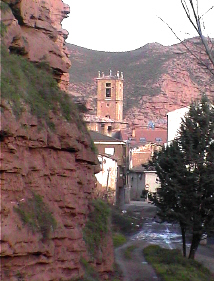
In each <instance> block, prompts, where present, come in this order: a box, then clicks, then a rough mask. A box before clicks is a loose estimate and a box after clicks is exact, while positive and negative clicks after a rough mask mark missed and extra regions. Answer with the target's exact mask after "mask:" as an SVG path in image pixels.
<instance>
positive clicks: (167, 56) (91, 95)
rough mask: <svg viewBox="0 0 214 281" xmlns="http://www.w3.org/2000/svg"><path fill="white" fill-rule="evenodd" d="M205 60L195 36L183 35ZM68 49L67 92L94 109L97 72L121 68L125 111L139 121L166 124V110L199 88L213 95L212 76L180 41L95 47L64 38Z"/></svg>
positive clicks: (182, 104)
mask: <svg viewBox="0 0 214 281" xmlns="http://www.w3.org/2000/svg"><path fill="white" fill-rule="evenodd" d="M184 43H185V44H186V45H188V47H189V48H190V49H191V50H192V51H193V52H194V53H195V54H197V55H198V56H199V57H201V58H202V59H203V60H206V57H205V55H204V52H203V50H202V47H201V44H200V41H199V40H198V38H192V39H189V40H186V41H184ZM67 48H68V51H69V54H70V61H71V65H72V67H71V69H70V71H69V73H70V87H69V90H70V93H71V94H73V95H75V96H77V98H78V99H82V100H85V101H87V106H88V107H91V108H93V112H94V113H95V112H96V80H95V78H96V77H97V72H98V71H101V72H104V73H105V74H107V73H108V72H109V70H110V69H111V70H112V72H113V73H115V74H116V71H117V70H119V71H122V72H123V73H124V116H125V119H126V120H131V121H132V122H133V121H134V122H137V123H138V124H141V125H146V124H148V122H149V121H151V120H153V121H154V122H155V123H156V126H165V124H166V114H167V112H168V111H171V110H174V109H177V108H180V107H185V106H186V105H188V104H189V103H190V102H191V100H192V99H193V98H196V97H198V95H199V94H200V93H202V92H205V93H207V94H208V95H210V96H214V87H213V77H212V75H211V74H210V73H209V72H208V70H206V69H205V68H204V67H202V66H201V64H199V63H198V61H197V60H196V59H195V58H194V57H193V56H192V55H191V54H189V52H188V51H187V50H186V48H185V47H184V46H183V45H182V43H180V44H176V45H173V46H167V47H166V46H162V45H160V44H158V43H152V44H147V45H145V46H143V47H141V48H139V49H136V50H133V51H129V52H121V53H111V52H100V51H93V50H88V49H85V48H82V47H78V46H75V45H71V44H67Z"/></svg>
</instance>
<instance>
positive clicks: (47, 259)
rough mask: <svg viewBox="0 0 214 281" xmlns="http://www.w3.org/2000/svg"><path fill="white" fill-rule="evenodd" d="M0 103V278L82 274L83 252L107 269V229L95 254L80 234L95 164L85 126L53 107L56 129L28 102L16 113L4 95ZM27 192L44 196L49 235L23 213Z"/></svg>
mask: <svg viewBox="0 0 214 281" xmlns="http://www.w3.org/2000/svg"><path fill="white" fill-rule="evenodd" d="M2 111H3V114H2V120H1V121H2V122H1V126H2V127H1V131H0V139H1V184H2V186H1V204H2V205H1V226H2V230H1V280H4V281H9V280H10V281H12V280H14V281H15V280H25V281H38V280H41V281H49V280H56V281H58V280H71V279H72V278H77V277H79V278H81V276H83V274H84V270H83V268H82V265H81V258H82V257H84V258H85V259H86V260H88V261H89V262H90V263H91V264H92V265H93V266H94V267H95V268H97V270H98V271H99V272H100V274H101V275H103V274H104V275H105V274H106V273H108V272H109V271H111V270H112V267H113V262H114V255H113V246H112V239H111V237H110V236H109V237H107V240H105V243H104V244H103V247H101V248H100V252H99V255H98V257H97V259H96V257H95V259H93V260H91V258H90V256H89V255H88V252H87V247H86V245H85V242H84V240H83V227H84V225H85V223H86V220H87V215H88V213H89V202H90V201H91V199H92V198H94V186H95V177H94V173H95V172H98V171H99V165H98V162H97V161H98V160H97V157H96V155H95V154H94V153H93V151H92V150H91V148H90V138H89V135H88V132H87V130H86V128H85V126H83V125H82V126H81V124H79V123H78V122H77V121H73V122H72V123H68V122H67V121H65V120H63V119H62V117H61V116H56V115H54V116H52V120H53V122H54V124H55V131H54V132H53V131H51V130H50V129H49V128H48V127H46V126H45V127H39V124H38V120H37V119H36V117H34V116H32V115H31V114H30V113H28V111H27V110H26V111H25V112H24V113H23V114H22V116H21V118H20V119H19V120H18V121H17V120H16V118H15V117H14V115H13V113H12V111H11V109H10V106H9V103H8V102H6V101H2ZM32 194H38V195H39V196H41V197H42V198H43V202H44V206H46V207H47V209H48V210H49V211H50V214H51V215H52V216H53V218H54V219H55V221H56V228H54V229H53V228H52V226H51V228H50V233H49V237H48V238H47V237H46V239H44V236H43V233H42V232H40V231H37V230H35V229H36V228H37V227H38V226H37V225H35V227H34V228H33V225H34V224H36V223H37V218H36V217H34V216H32V215H31V214H30V213H29V214H28V213H25V215H26V221H23V219H21V218H20V214H18V213H17V211H16V210H17V208H19V207H20V206H23V204H24V203H25V202H26V203H27V202H32V200H31V201H29V200H30V198H32ZM34 208H35V207H34ZM25 212H27V210H25ZM45 219H46V220H47V221H46V223H45V225H44V227H45V229H47V227H48V219H47V218H45V217H44V220H45ZM27 220H28V222H27ZM29 220H30V224H29ZM44 231H45V230H44ZM106 241H107V244H106Z"/></svg>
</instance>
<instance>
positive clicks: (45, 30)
mask: <svg viewBox="0 0 214 281" xmlns="http://www.w3.org/2000/svg"><path fill="white" fill-rule="evenodd" d="M4 2H5V3H7V4H8V5H9V7H8V8H4V9H2V11H1V20H2V22H3V24H4V26H5V27H6V28H5V30H4V36H3V41H4V43H5V45H6V46H7V48H8V49H10V51H11V52H14V53H18V54H21V55H23V56H24V57H26V58H28V59H29V60H30V61H32V62H34V63H40V62H46V63H48V64H49V65H50V66H51V67H52V68H53V71H54V75H55V78H56V79H57V81H58V83H59V85H60V87H61V89H63V90H66V89H67V87H68V82H69V74H68V70H69V68H70V65H71V64H70V60H69V58H68V52H67V49H66V47H65V39H66V38H67V35H68V32H67V31H66V30H63V29H62V26H61V22H62V20H63V19H64V18H66V17H67V15H68V14H69V12H70V9H69V6H68V5H66V4H64V3H63V2H62V0H54V1H53V0H34V1H29V0H17V1H14V0H4Z"/></svg>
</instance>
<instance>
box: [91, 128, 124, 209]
mask: <svg viewBox="0 0 214 281" xmlns="http://www.w3.org/2000/svg"><path fill="white" fill-rule="evenodd" d="M90 135H91V138H92V140H93V141H94V144H95V146H96V148H97V150H98V155H102V156H106V157H108V158H111V159H112V160H115V161H116V162H117V177H116V198H115V202H116V204H117V205H122V204H123V203H124V200H125V185H126V169H127V166H126V165H127V159H126V158H127V155H126V143H125V142H123V141H120V140H118V139H115V138H112V137H109V136H106V135H103V134H100V133H98V132H95V131H90ZM106 160H107V159H106ZM108 162H109V163H110V160H108ZM103 167H104V168H106V169H108V165H105V166H103ZM106 172H107V171H105V173H106ZM106 188H107V187H106Z"/></svg>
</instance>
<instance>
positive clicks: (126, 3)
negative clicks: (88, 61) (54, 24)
mask: <svg viewBox="0 0 214 281" xmlns="http://www.w3.org/2000/svg"><path fill="white" fill-rule="evenodd" d="M193 1H197V0H193ZM63 2H64V3H67V4H69V6H70V14H69V15H68V18H67V19H64V20H63V21H62V27H63V28H64V29H66V30H67V31H68V32H69V36H68V38H67V40H66V42H68V43H71V44H75V45H77V46H81V47H84V48H88V49H92V50H98V51H107V52H109V51H110V52H124V51H130V50H135V49H137V48H140V47H142V46H144V45H146V44H147V43H154V42H157V43H160V44H162V45H164V46H168V45H173V44H176V43H178V42H179V40H178V39H176V37H175V35H174V34H173V33H172V32H171V31H170V29H169V28H168V27H167V25H166V24H165V23H167V24H168V25H169V26H170V27H171V28H172V29H173V31H174V32H175V33H176V34H177V36H178V37H179V38H180V39H181V40H183V39H185V38H190V37H194V36H197V33H196V32H195V30H194V28H193V27H192V26H191V24H190V23H189V21H188V19H187V17H186V15H185V12H184V10H183V8H182V6H181V3H180V0H63ZM212 6H214V0H198V9H199V15H203V14H205V15H204V16H203V22H204V27H205V29H204V35H205V36H207V35H209V36H210V37H211V38H214V8H213V9H211V10H210V11H209V12H208V13H206V12H207V10H208V9H209V8H210V7H212ZM159 17H160V18H162V19H163V20H164V22H165V23H164V22H162V21H161V20H160V19H159Z"/></svg>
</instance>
